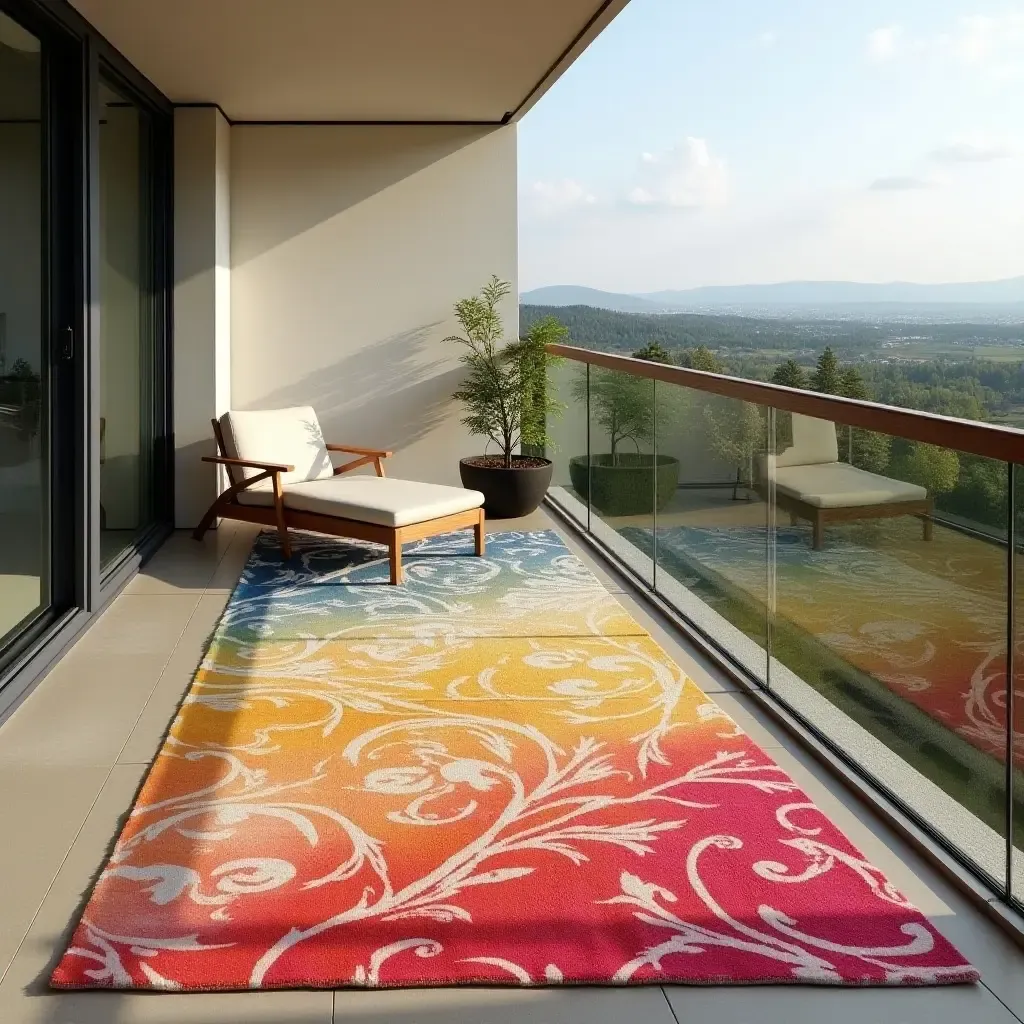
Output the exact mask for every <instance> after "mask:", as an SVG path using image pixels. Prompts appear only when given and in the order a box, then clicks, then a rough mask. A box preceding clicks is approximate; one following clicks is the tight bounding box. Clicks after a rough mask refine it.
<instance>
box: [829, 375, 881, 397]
mask: <svg viewBox="0 0 1024 1024" xmlns="http://www.w3.org/2000/svg"><path fill="white" fill-rule="evenodd" d="M829 394H836V395H842V396H843V398H857V399H860V400H861V401H862V402H866V401H868V400H869V399H870V398H871V395H870V393H869V392H868V386H867V385H866V384H865V383H864V378H863V377H862V376H861V375H860V371H859V370H858V369H857V368H856V367H853V366H844V367H843V368H842V370H840V372H839V390H838V391H835V392H829Z"/></svg>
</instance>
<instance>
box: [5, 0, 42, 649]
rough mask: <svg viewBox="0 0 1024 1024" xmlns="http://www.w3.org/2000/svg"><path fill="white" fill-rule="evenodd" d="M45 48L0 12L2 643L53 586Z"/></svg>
mask: <svg viewBox="0 0 1024 1024" xmlns="http://www.w3.org/2000/svg"><path fill="white" fill-rule="evenodd" d="M46 50H47V43H46V41H45V40H44V39H42V38H40V37H39V36H37V35H35V34H34V33H32V32H31V31H29V30H28V29H27V28H25V27H24V26H22V25H21V24H19V23H18V22H17V21H15V20H14V19H13V18H11V17H9V16H8V15H6V14H4V13H3V12H2V11H0V649H2V648H3V647H4V646H6V643H7V641H8V640H9V638H11V637H12V636H13V635H14V634H16V633H18V632H20V631H21V630H22V629H23V628H24V627H25V626H27V625H28V624H29V623H30V622H32V621H33V620H34V619H36V618H38V617H40V616H41V615H43V614H44V613H45V612H46V610H47V609H48V608H49V607H50V604H51V599H52V589H53V588H52V586H51V573H50V567H51V557H50V555H51V547H52V536H51V526H52V523H51V515H50V467H51V458H50V446H51V443H52V440H53V438H52V431H51V430H50V409H51V402H50V395H51V358H50V346H49V344H48V338H49V336H50V333H51V323H50V320H51V317H50V298H51V296H50V280H51V277H50V273H49V264H50V258H51V255H52V253H51V244H50V231H49V220H50V218H49V216H48V212H47V199H48V195H47V191H48V190H47V187H46V184H47V181H48V178H49V175H48V168H47V153H48V149H49V147H48V139H47V136H48V130H49V127H50V126H49V124H48V116H47V104H46V95H47V92H46V67H47V61H48V56H49V55H48V54H47V52H46Z"/></svg>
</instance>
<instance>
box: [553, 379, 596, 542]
mask: <svg viewBox="0 0 1024 1024" xmlns="http://www.w3.org/2000/svg"><path fill="white" fill-rule="evenodd" d="M548 391H549V393H550V394H551V396H552V397H553V398H554V400H555V401H556V402H557V403H558V404H559V405H560V406H561V407H562V411H561V415H558V416H555V417H553V418H552V420H551V421H550V422H549V423H548V437H550V438H551V440H552V441H553V442H554V445H553V447H552V448H550V449H549V450H548V451H547V452H546V455H547V457H548V458H549V459H551V461H552V463H553V464H554V465H553V469H552V474H551V487H550V489H549V491H548V493H549V494H550V496H551V498H552V499H553V500H554V501H556V502H557V503H558V505H559V507H560V508H561V509H562V510H563V511H564V512H566V513H567V514H568V515H570V516H572V518H573V519H575V520H576V521H577V522H578V523H579V524H580V525H581V526H583V527H586V525H587V520H588V512H587V505H586V486H585V485H582V484H581V490H580V491H577V490H576V489H575V487H574V485H573V480H574V478H575V479H576V480H577V482H578V481H579V479H580V470H579V469H578V468H574V467H576V466H577V464H581V465H582V466H583V472H582V475H583V477H584V478H585V477H586V462H587V367H586V365H585V364H583V363H577V362H573V361H572V360H570V359H566V360H562V361H560V362H555V363H552V364H551V365H550V366H549V368H548Z"/></svg>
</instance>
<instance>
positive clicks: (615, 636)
mask: <svg viewBox="0 0 1024 1024" xmlns="http://www.w3.org/2000/svg"><path fill="white" fill-rule="evenodd" d="M629 637H646V638H648V639H650V640H654V637H653V636H652V635H651V633H650V632H649V631H648V630H645V629H644V628H643V626H640V627H639V631H638V632H636V633H487V634H486V635H483V636H458V635H457V636H456V639H458V640H619V639H625V638H629ZM419 639H422V638H420V637H415V636H400V635H395V634H393V633H365V634H362V635H349V636H345V637H338V638H335V639H332V638H330V637H323V636H284V637H282V636H276V637H274V638H273V639H262V638H261V639H257V640H253V641H243V640H242V639H241V638H240V637H233V636H231V634H218V633H216V632H215V633H214V635H213V638H212V640H214V641H216V640H221V641H223V640H236V641H238V642H239V643H246V642H247V643H248V644H249V646H251V647H258V646H261V645H263V644H267V645H272V644H286V643H301V642H304V641H307V640H318V641H321V642H322V643H326V644H344V643H348V642H349V641H350V640H419ZM426 639H433V638H432V637H427V638H426ZM211 642H212V641H211ZM654 642H655V643H657V641H656V640H655V641H654ZM659 646H660V645H659Z"/></svg>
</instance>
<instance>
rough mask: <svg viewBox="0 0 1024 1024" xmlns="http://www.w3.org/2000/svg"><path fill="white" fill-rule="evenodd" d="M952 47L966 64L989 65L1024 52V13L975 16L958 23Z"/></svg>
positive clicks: (1011, 12) (1009, 12)
mask: <svg viewBox="0 0 1024 1024" xmlns="http://www.w3.org/2000/svg"><path fill="white" fill-rule="evenodd" d="M951 45H952V49H953V52H954V53H955V54H956V55H957V56H958V57H959V58H960V59H961V60H962V61H963V62H964V63H965V64H978V65H982V64H987V65H989V66H991V65H992V63H993V62H994V61H997V60H1003V59H1005V58H1007V57H1009V56H1012V55H1013V54H1014V53H1017V54H1020V52H1021V51H1022V50H1024V12H1022V11H1006V12H1004V13H1003V14H1000V15H997V16H994V17H993V16H992V15H984V14H974V15H970V16H969V17H964V18H961V19H960V20H959V22H958V23H957V31H956V33H955V34H954V36H953V38H952V40H951Z"/></svg>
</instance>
